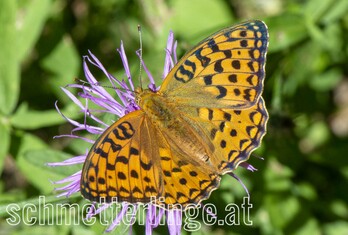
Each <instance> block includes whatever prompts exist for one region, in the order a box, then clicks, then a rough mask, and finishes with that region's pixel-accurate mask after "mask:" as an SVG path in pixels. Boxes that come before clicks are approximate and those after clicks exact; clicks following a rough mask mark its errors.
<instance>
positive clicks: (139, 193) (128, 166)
mask: <svg viewBox="0 0 348 235" xmlns="http://www.w3.org/2000/svg"><path fill="white" fill-rule="evenodd" d="M148 125H149V123H148V120H147V119H146V116H145V113H144V112H143V111H141V110H138V111H134V112H131V113H129V114H127V115H126V116H124V117H122V118H121V119H119V120H118V121H117V122H115V123H114V124H112V125H111V126H110V127H109V128H108V129H107V130H106V131H105V132H104V133H103V134H102V135H101V136H100V137H99V139H98V140H97V141H96V142H95V144H94V146H93V147H92V148H91V150H90V152H89V153H88V156H87V158H86V161H85V163H84V166H83V169H82V176H81V185H80V186H81V194H82V195H83V197H85V198H87V199H89V200H91V201H97V202H100V200H104V201H105V202H111V201H112V200H114V199H115V198H117V200H119V201H128V202H148V201H150V199H151V197H158V196H159V195H161V194H162V193H163V184H162V178H161V177H162V173H161V172H160V165H159V164H160V163H159V157H158V149H159V146H158V145H157V143H156V140H155V139H153V138H152V136H151V135H152V134H153V133H151V130H152V129H151V128H148Z"/></svg>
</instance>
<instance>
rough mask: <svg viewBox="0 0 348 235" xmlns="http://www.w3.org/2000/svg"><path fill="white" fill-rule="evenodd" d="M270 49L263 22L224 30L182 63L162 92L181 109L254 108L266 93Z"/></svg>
mask: <svg viewBox="0 0 348 235" xmlns="http://www.w3.org/2000/svg"><path fill="white" fill-rule="evenodd" d="M267 46H268V32H267V27H266V25H265V24H264V23H263V22H262V21H250V22H246V23H243V24H240V25H237V26H233V27H231V28H226V29H224V30H221V31H220V32H218V33H216V34H214V35H212V36H211V37H208V38H207V39H205V40H204V41H202V42H201V43H200V44H199V45H198V46H197V47H195V48H193V49H192V50H191V51H190V52H188V53H187V54H186V55H185V56H184V57H183V58H182V59H181V60H180V62H179V63H178V64H177V65H176V66H175V67H174V68H173V70H172V71H171V72H170V73H169V74H168V76H167V78H166V79H165V80H164V82H163V84H162V86H161V89H160V92H161V93H163V95H164V96H166V97H168V99H170V100H172V102H175V103H178V104H179V105H189V106H195V107H209V108H239V109H241V108H247V107H250V106H252V105H254V104H255V103H256V102H257V100H258V98H259V97H260V95H261V92H262V89H263V80H264V77H265V71H264V65H265V60H266V50H267Z"/></svg>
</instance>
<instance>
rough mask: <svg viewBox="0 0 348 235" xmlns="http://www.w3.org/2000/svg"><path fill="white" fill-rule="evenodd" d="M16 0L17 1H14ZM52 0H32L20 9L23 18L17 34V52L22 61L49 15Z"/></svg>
mask: <svg viewBox="0 0 348 235" xmlns="http://www.w3.org/2000/svg"><path fill="white" fill-rule="evenodd" d="M14 2H15V1H14ZM50 7H51V0H31V1H28V2H27V3H26V5H25V6H23V9H20V11H21V12H22V14H21V15H22V16H23V19H21V25H20V27H19V30H18V32H17V35H16V39H17V40H18V41H17V45H16V53H17V56H18V58H19V60H20V61H22V60H23V59H24V58H25V57H26V56H27V55H28V54H29V53H30V50H32V48H33V46H34V44H35V43H36V41H37V39H38V38H39V36H40V34H41V31H42V29H43V27H44V24H45V22H46V19H47V17H48V15H49V12H50Z"/></svg>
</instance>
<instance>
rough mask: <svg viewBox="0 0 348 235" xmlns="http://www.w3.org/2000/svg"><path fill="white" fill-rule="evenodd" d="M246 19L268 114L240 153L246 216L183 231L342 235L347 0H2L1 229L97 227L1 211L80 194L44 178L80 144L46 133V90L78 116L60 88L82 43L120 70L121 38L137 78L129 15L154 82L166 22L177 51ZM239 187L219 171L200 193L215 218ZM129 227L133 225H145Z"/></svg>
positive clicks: (49, 125)
mask: <svg viewBox="0 0 348 235" xmlns="http://www.w3.org/2000/svg"><path fill="white" fill-rule="evenodd" d="M248 19H261V20H263V21H265V22H266V24H267V25H268V28H269V32H270V42H269V53H268V57H267V65H266V72H267V73H266V74H267V76H266V79H265V89H264V95H263V97H264V99H265V101H266V104H267V107H268V111H269V114H270V120H269V125H268V133H267V134H266V136H265V138H264V141H263V143H262V146H261V148H259V149H258V150H257V151H256V152H255V155H257V156H262V157H263V158H264V160H260V159H258V158H255V157H252V158H251V160H250V161H249V162H250V163H251V164H253V165H254V166H255V167H256V168H257V169H258V171H257V172H254V173H251V172H248V171H246V170H244V169H238V170H237V172H236V173H237V174H238V175H239V176H240V177H241V178H242V180H243V182H244V183H245V184H246V185H247V187H248V189H249V191H250V194H251V203H252V204H253V208H252V209H251V210H250V212H251V217H250V219H251V220H252V221H253V226H247V225H244V224H243V221H240V222H241V225H239V226H238V225H234V226H218V225H217V224H216V225H213V226H205V225H203V224H202V228H201V230H200V231H198V232H195V233H193V234H203V233H204V234H213V233H214V234H328V235H331V234H332V235H333V234H334V235H337V234H338V235H341V234H342V235H344V234H348V222H347V221H348V196H347V195H348V141H347V140H348V78H347V74H348V46H347V43H346V42H347V41H348V1H347V0H321V1H317V0H309V1H301V0H268V1H263V0H245V1H237V0H218V1H211V0H189V1H186V0H177V1H175V0H171V1H169V0H168V1H165V0H149V1H145V0H144V1H141V0H131V1H127V0H104V1H101V0H89V1H83V0H71V1H69V0H61V1H58V0H2V1H1V2H0V35H1V36H0V48H1V49H0V175H1V181H0V216H1V217H0V234H101V233H102V231H103V229H105V227H104V226H102V225H100V224H95V225H93V226H83V225H76V226H62V225H60V226H58V225H47V226H39V225H33V226H27V225H25V224H23V223H20V224H19V225H17V226H10V225H9V224H8V223H7V221H6V218H7V217H8V215H7V212H6V206H7V205H8V204H10V203H20V205H21V206H23V205H24V204H25V203H28V202H30V203H33V204H34V205H38V203H39V202H38V196H39V195H47V196H48V197H47V198H46V203H47V202H50V203H62V202H67V201H69V202H74V203H82V204H83V203H84V202H83V201H84V200H81V198H80V196H79V195H77V196H74V197H72V198H71V199H69V200H67V199H56V198H55V196H54V195H55V193H54V192H53V189H54V186H53V185H52V184H51V183H50V181H49V180H53V181H54V180H59V179H62V178H63V177H65V176H67V175H69V174H72V173H74V172H76V171H78V170H80V168H79V166H73V167H56V168H51V167H46V166H45V163H46V162H55V161H61V160H63V159H67V158H69V157H70V156H73V155H78V154H82V153H85V151H86V149H88V148H89V147H90V146H89V145H88V144H86V143H84V142H82V141H80V140H71V139H63V138H62V139H53V136H55V135H59V134H67V133H70V131H71V128H72V127H71V125H70V124H68V123H67V122H66V121H65V120H64V119H63V118H62V117H61V116H60V115H59V114H58V113H57V112H56V110H55V108H54V103H55V101H56V100H58V106H59V107H60V108H61V109H62V111H63V112H64V113H65V114H66V115H67V116H69V117H71V118H75V119H78V120H80V121H83V114H81V113H79V112H78V109H77V108H76V107H75V106H74V105H73V104H72V102H71V101H69V99H68V98H67V96H66V95H65V94H64V93H63V92H62V91H61V89H60V87H64V86H65V85H67V84H69V83H74V79H75V78H79V79H84V76H83V71H82V61H81V58H82V56H83V55H85V54H87V53H88V50H91V51H92V52H93V53H94V54H95V55H96V56H97V57H98V58H99V59H100V60H101V61H102V63H103V64H104V65H105V67H106V68H107V69H108V70H109V71H110V72H111V73H113V74H115V75H116V76H117V77H118V78H121V79H124V78H125V75H124V72H123V70H122V69H123V67H122V64H121V60H120V58H119V56H118V53H117V51H116V48H119V45H120V41H121V40H123V42H124V44H125V48H126V52H127V56H128V59H129V61H130V64H131V67H132V75H133V77H134V78H138V76H139V60H138V58H137V57H136V55H135V50H137V49H138V48H139V36H138V32H137V25H138V24H140V25H141V26H142V33H143V59H144V61H145V63H146V65H147V66H148V68H149V69H150V71H151V72H152V73H153V75H154V76H155V77H156V78H158V79H157V82H158V83H157V84H160V77H161V73H162V70H163V63H164V55H165V51H164V48H165V45H166V40H167V36H168V32H169V30H170V29H172V30H173V31H174V33H175V37H176V39H177V40H178V55H179V57H180V56H181V55H183V53H184V52H185V51H187V50H188V49H190V47H192V46H193V45H195V44H196V43H198V42H199V41H201V40H202V39H204V38H205V37H207V36H208V35H210V34H211V33H213V32H215V31H217V30H219V29H221V28H224V27H228V26H231V25H233V24H236V23H239V22H242V21H244V20H248ZM95 73H96V74H97V75H98V76H99V75H101V74H100V72H98V71H95ZM99 77H100V79H102V76H99ZM101 81H103V80H101ZM105 84H107V83H105ZM245 195H246V193H245V191H244V190H243V188H242V187H241V186H240V184H239V183H238V182H237V181H235V180H234V179H233V178H232V177H229V176H224V177H223V180H222V184H221V187H220V188H219V189H218V190H216V191H214V192H213V193H212V195H211V198H210V199H209V200H208V201H207V202H211V203H214V204H215V205H217V209H218V211H217V213H218V217H219V218H224V215H226V212H224V207H225V206H226V205H227V204H228V203H236V204H237V205H240V203H241V202H242V198H243V196H245ZM34 215H35V213H34ZM51 216H53V217H54V216H58V215H55V214H53V215H51ZM133 232H134V233H137V234H143V233H144V227H143V226H138V227H136V228H135V230H134V231H133ZM114 233H115V234H116V233H117V231H116V232H114ZM155 233H157V234H163V233H167V229H166V227H165V226H162V227H160V228H159V229H156V230H155ZM182 233H183V234H186V232H185V231H183V232H182Z"/></svg>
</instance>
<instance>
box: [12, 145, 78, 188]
mask: <svg viewBox="0 0 348 235" xmlns="http://www.w3.org/2000/svg"><path fill="white" fill-rule="evenodd" d="M69 158H71V156H70V155H67V154H63V153H60V152H58V151H53V150H50V149H41V150H31V151H26V152H24V153H23V154H22V155H21V156H20V158H19V159H18V166H19V167H20V169H21V171H22V172H23V174H24V175H25V176H26V177H27V179H28V180H29V181H30V182H31V183H32V184H33V185H35V186H36V187H37V188H39V189H40V191H41V192H42V193H50V192H52V190H53V185H52V184H51V183H50V181H57V180H61V179H63V178H64V177H67V176H69V175H72V174H74V173H76V172H77V171H79V170H81V167H82V166H81V165H69V166H60V167H51V166H47V163H48V162H60V161H62V160H66V159H69ZM33 172H35V174H33Z"/></svg>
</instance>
